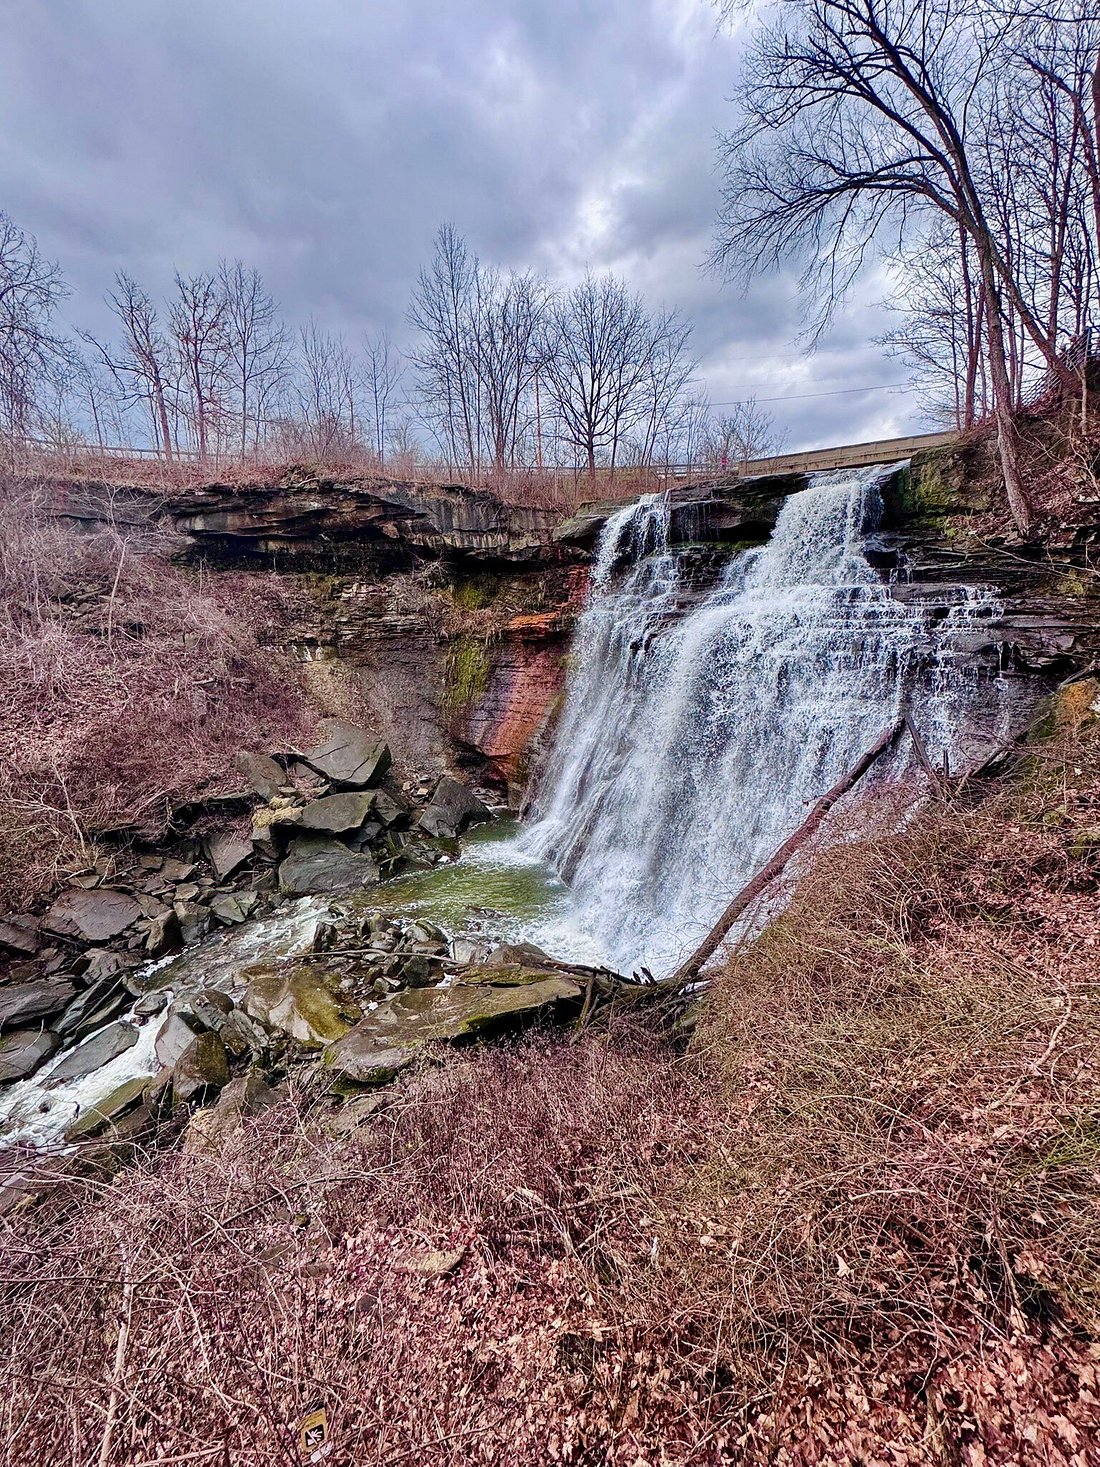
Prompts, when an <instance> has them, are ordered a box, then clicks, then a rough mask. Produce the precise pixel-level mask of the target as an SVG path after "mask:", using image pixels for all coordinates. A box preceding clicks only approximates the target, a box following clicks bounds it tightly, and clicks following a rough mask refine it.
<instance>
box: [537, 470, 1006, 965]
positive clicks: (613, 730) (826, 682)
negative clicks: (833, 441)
mask: <svg viewBox="0 0 1100 1467" xmlns="http://www.w3.org/2000/svg"><path fill="white" fill-rule="evenodd" d="M891 472H893V471H892V470H884V469H882V468H881V467H880V468H877V469H872V470H863V471H860V472H859V473H857V474H853V473H851V472H844V473H833V474H823V475H818V476H816V477H815V479H814V480H813V481H812V482H811V485H810V487H809V488H807V489H806V490H804V491H803V492H802V493H799V494H795V495H792V496H791V497H790V498H789V499H788V500H787V501H786V503H785V504H784V506H783V509H782V511H781V513H780V515H779V519H778V521H777V523H776V527H775V530H774V533H773V534H772V537H771V540H770V541H769V542H768V544H767V545H765V546H763V547H762V548H760V549H755V550H749V551H743V552H741V553H739V554H736V555H734V557H733V558H732V559H731V560H730V561H729V563H728V565H727V566H726V568H725V572H724V574H723V575H722V577H721V580H720V582H719V584H718V585H717V586H716V587H715V588H714V590H713V591H711V592H710V594H709V595H707V596H706V597H705V598H704V599H703V600H702V601H701V602H700V603H699V604H698V605H696V606H695V607H694V609H688V610H686V611H684V609H683V608H684V601H685V597H686V596H690V587H688V586H685V584H684V580H683V575H682V569H681V567H682V563H683V557H682V556H680V555H677V554H676V553H674V552H673V550H672V549H671V547H670V543H669V505H668V500H667V498H666V497H662V496H648V497H646V498H644V499H642V500H640V501H639V502H638V503H636V504H633V505H630V506H628V507H626V508H624V509H622V510H620V511H619V512H618V513H617V514H615V515H613V516H612V517H611V518H610V519H609V520H608V522H607V524H606V526H605V528H604V531H603V535H602V538H601V541H600V545H599V549H598V553H597V557H596V563H595V567H594V570H593V576H592V586H591V591H590V597H589V602H588V606H587V608H586V610H585V612H584V614H583V616H582V618H581V621H580V625H579V628H578V632H577V637H576V642H575V646H574V655H575V666H574V669H573V672H572V676H571V678H570V682H569V689H568V694H567V701H566V706H565V711H564V713H563V716H562V719H561V722H560V725H559V727H558V730H557V733H556V737H555V741H554V747H553V750H552V752H551V756H550V760H549V763H548V766H547V769H546V772H545V775H544V777H543V779H542V781H541V784H540V788H539V791H538V793H537V796H536V800H535V806H534V817H535V820H534V824H533V825H532V826H531V827H530V828H529V830H528V831H527V833H526V834H525V836H524V837H523V844H524V846H525V847H526V849H527V850H529V851H530V852H531V853H533V854H536V855H539V856H541V857H542V858H544V859H545V860H547V861H548V862H549V863H550V864H551V865H552V866H553V867H555V868H556V869H557V870H558V871H559V872H560V873H561V874H562V876H563V877H564V878H565V879H566V880H567V881H568V882H569V884H570V886H571V887H572V889H573V896H574V900H575V902H576V905H577V908H578V911H577V921H578V923H579V925H580V926H582V927H583V928H585V929H586V930H587V931H589V932H590V933H591V934H592V936H593V937H594V938H595V939H596V940H597V941H598V942H599V943H600V945H601V946H602V947H603V949H604V951H605V952H606V953H607V955H608V958H609V960H610V961H611V962H612V963H614V964H615V965H616V966H617V967H619V968H620V969H621V970H623V971H627V972H629V971H630V970H631V968H634V967H637V966H639V965H641V964H646V965H648V966H649V967H650V968H651V969H652V971H653V972H655V973H661V972H664V971H669V970H670V969H671V968H672V967H673V966H674V965H675V963H676V962H677V961H678V959H679V958H680V957H681V956H682V955H683V954H684V953H686V952H687V951H689V950H690V949H691V947H693V946H694V945H695V943H696V942H697V941H698V940H699V938H700V937H701V936H702V935H703V934H704V933H705V932H706V931H707V930H708V928H709V927H710V925H711V923H712V922H713V921H714V919H715V918H716V917H717V915H718V913H719V912H720V911H721V910H722V908H723V907H724V906H725V904H726V902H727V901H728V900H729V896H730V894H731V892H733V891H735V890H737V889H738V888H739V887H740V886H741V885H742V884H743V883H744V882H745V881H746V880H747V879H748V877H749V876H750V875H751V874H752V873H753V871H754V870H756V869H757V868H758V866H759V865H760V864H761V863H762V862H763V861H764V860H765V859H766V858H767V857H768V856H769V855H770V854H771V852H772V851H773V850H774V848H775V847H776V846H777V845H778V844H779V842H780V841H781V840H782V839H783V838H784V837H785V836H786V835H787V834H788V833H789V832H790V831H791V830H792V829H793V828H794V827H795V826H796V825H797V824H798V823H799V821H800V820H801V819H802V818H803V815H804V814H805V808H806V805H807V802H809V801H811V800H813V799H815V798H816V797H817V796H818V795H820V794H821V793H822V792H823V791H824V790H826V789H827V788H828V787H829V786H830V785H832V784H833V783H835V781H836V780H837V779H838V778H839V777H840V776H841V774H842V773H843V772H844V770H845V769H847V768H848V767H850V765H851V764H852V763H853V762H854V761H855V759H856V758H858V756H859V754H860V753H861V752H862V751H863V750H864V749H866V748H867V747H868V746H869V745H870V744H872V743H873V742H874V740H875V739H876V738H877V737H878V735H879V734H880V733H882V732H883V731H884V730H885V729H886V728H887V727H888V726H889V724H890V723H891V722H892V720H893V719H895V718H896V717H897V715H898V712H899V710H900V707H901V703H902V699H903V696H904V695H905V691H906V688H907V687H908V686H909V685H910V683H911V682H912V681H913V680H914V679H915V678H916V677H917V676H918V670H920V676H921V678H922V683H923V693H922V698H921V700H920V715H919V719H918V721H919V723H920V724H921V726H922V728H923V730H924V733H925V735H926V738H927V740H928V743H929V745H930V746H931V748H932V752H933V754H934V756H935V757H938V756H939V754H940V753H941V752H942V751H943V750H944V749H946V750H948V751H952V750H953V748H954V745H955V740H956V738H957V735H958V730H959V727H960V722H961V718H962V715H963V714H964V712H965V711H966V710H967V708H968V707H969V706H970V705H971V703H972V701H973V698H974V695H975V692H976V687H975V678H974V676H973V675H968V674H967V673H965V672H961V671H960V670H959V669H958V667H957V666H956V661H955V659H954V658H953V656H952V647H953V642H954V641H955V640H957V639H958V637H959V635H960V634H962V633H967V632H969V631H971V630H972V628H973V626H974V625H975V623H976V622H977V620H978V619H979V618H983V619H988V618H990V617H991V616H995V615H997V614H999V611H1000V608H999V606H998V605H997V603H996V602H995V600H994V599H993V597H992V596H991V595H987V594H985V593H982V592H978V593H974V592H969V593H966V592H964V591H963V590H962V588H960V589H959V591H958V594H957V596H956V597H955V601H956V604H955V605H954V606H953V607H952V608H951V609H950V610H949V612H948V614H947V615H946V616H945V617H944V616H942V614H941V616H940V618H939V620H937V621H934V620H933V618H932V617H930V616H929V614H928V613H927V612H926V611H924V610H923V609H921V608H920V607H918V606H907V605H905V604H904V603H903V602H902V601H900V600H897V599H895V597H894V596H893V595H892V594H891V592H890V588H889V586H888V585H886V584H885V583H884V582H883V580H882V578H881V577H880V576H879V575H878V573H877V572H876V571H875V570H874V569H873V568H872V566H871V565H870V564H869V563H868V560H867V558H866V556H865V554H864V548H863V542H864V536H865V534H866V533H867V532H868V531H869V530H870V529H873V528H874V527H875V526H876V525H877V523H878V518H879V515H880V513H881V496H880V492H879V486H880V484H881V482H882V481H883V479H884V477H885V476H886V475H888V474H889V473H891ZM941 606H942V600H941Z"/></svg>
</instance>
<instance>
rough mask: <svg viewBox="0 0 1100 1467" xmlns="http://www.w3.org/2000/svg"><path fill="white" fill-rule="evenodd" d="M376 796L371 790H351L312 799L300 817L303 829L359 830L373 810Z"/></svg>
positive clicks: (337, 831)
mask: <svg viewBox="0 0 1100 1467" xmlns="http://www.w3.org/2000/svg"><path fill="white" fill-rule="evenodd" d="M374 800H375V797H374V795H373V794H372V793H371V792H370V791H369V790H349V791H347V792H346V793H345V794H342V795H325V796H324V798H323V799H320V800H311V801H310V803H309V804H308V805H307V806H306V807H305V809H304V810H303V811H302V812H301V814H300V815H299V817H298V824H299V825H300V826H301V827H302V829H303V830H328V831H332V832H333V833H334V834H337V833H339V832H340V831H342V830H358V829H359V827H360V826H361V825H362V824H363V821H364V820H366V818H367V816H368V815H369V814H370V812H371V807H372V806H373V804H374Z"/></svg>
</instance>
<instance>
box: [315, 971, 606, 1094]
mask: <svg viewBox="0 0 1100 1467" xmlns="http://www.w3.org/2000/svg"><path fill="white" fill-rule="evenodd" d="M580 995H581V990H580V988H579V986H578V985H577V984H576V983H573V982H571V981H570V980H569V979H567V978H560V977H554V978H550V977H547V976H546V974H545V973H541V974H539V976H538V978H537V979H536V980H534V981H532V982H530V983H527V984H523V985H519V986H515V987H512V986H500V987H498V986H495V985H490V984H488V983H455V984H454V985H452V986H451V987H450V988H418V989H413V990H411V991H409V992H405V993H398V994H395V995H394V996H393V997H392V998H388V999H386V1000H384V1001H383V1002H382V1003H380V1004H379V1005H378V1007H377V1008H376V1009H375V1010H374V1011H373V1012H372V1013H369V1014H367V1015H366V1017H365V1018H364V1019H363V1020H362V1021H361V1022H360V1023H358V1024H357V1025H356V1026H355V1028H354V1029H352V1030H351V1032H350V1033H348V1034H345V1035H344V1037H343V1038H342V1039H339V1040H337V1042H336V1043H335V1044H332V1045H330V1046H329V1047H328V1049H326V1050H325V1062H326V1063H327V1064H329V1065H331V1067H332V1069H333V1070H334V1071H335V1072H336V1074H337V1075H339V1076H341V1077H342V1078H344V1079H347V1080H352V1081H355V1082H356V1083H358V1084H367V1085H370V1084H378V1083H381V1079H382V1078H386V1079H388V1078H390V1077H391V1076H392V1075H393V1074H395V1073H396V1072H397V1071H398V1070H400V1069H401V1068H402V1067H403V1066H404V1065H406V1064H408V1063H410V1061H411V1060H412V1059H413V1057H414V1056H415V1054H416V1051H417V1050H418V1049H420V1048H421V1047H422V1046H423V1045H425V1044H431V1043H435V1042H437V1041H440V1040H455V1039H462V1038H465V1037H467V1036H469V1035H474V1034H479V1033H483V1032H486V1031H489V1030H493V1029H499V1028H503V1027H506V1026H508V1025H510V1024H514V1023H517V1022H520V1021H522V1020H526V1019H530V1018H533V1017H535V1016H536V1015H538V1014H539V1013H540V1012H544V1011H548V1010H550V1009H553V1008H554V1007H556V1006H557V1005H558V1004H560V1003H563V1002H569V1003H575V1002H577V1001H578V1000H579V999H580Z"/></svg>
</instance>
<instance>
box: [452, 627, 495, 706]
mask: <svg viewBox="0 0 1100 1467" xmlns="http://www.w3.org/2000/svg"><path fill="white" fill-rule="evenodd" d="M489 672H490V668H489V658H488V656H487V654H486V651H485V647H484V645H483V644H482V643H481V642H479V641H478V639H477V638H476V637H457V638H456V639H455V641H454V643H453V644H452V646H451V655H450V657H449V659H448V662H447V682H446V686H445V688H444V693H443V702H444V706H445V707H446V708H449V709H451V710H452V711H456V712H457V711H461V710H463V709H467V708H471V707H473V705H474V704H475V703H476V702H477V701H478V699H479V698H481V697H482V696H483V695H484V694H485V692H486V690H487V689H488V687H489Z"/></svg>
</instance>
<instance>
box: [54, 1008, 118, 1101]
mask: <svg viewBox="0 0 1100 1467" xmlns="http://www.w3.org/2000/svg"><path fill="white" fill-rule="evenodd" d="M137 1040H138V1031H137V1029H136V1028H135V1027H134V1025H133V1024H127V1023H126V1022H125V1021H124V1020H121V1019H120V1020H119V1022H118V1023H116V1024H108V1026H107V1028H106V1029H101V1030H100V1032H99V1033H98V1034H93V1035H92V1037H91V1039H85V1040H84V1042H83V1044H80V1045H78V1046H77V1047H76V1049H74V1050H70V1052H69V1053H68V1054H67V1055H66V1056H65V1058H64V1059H63V1060H61V1061H60V1063H58V1064H56V1065H55V1066H54V1067H53V1069H52V1070H51V1071H50V1073H49V1075H48V1077H47V1079H46V1084H47V1086H51V1087H52V1086H54V1085H60V1084H62V1082H63V1081H65V1080H81V1079H83V1078H84V1076H85V1075H90V1074H91V1073H92V1072H93V1070H98V1069H101V1068H102V1067H103V1066H104V1065H106V1064H110V1062H111V1060H113V1059H117V1058H118V1056H119V1055H120V1054H125V1053H126V1051H127V1050H128V1049H133V1047H134V1045H135V1044H136V1043H137Z"/></svg>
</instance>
